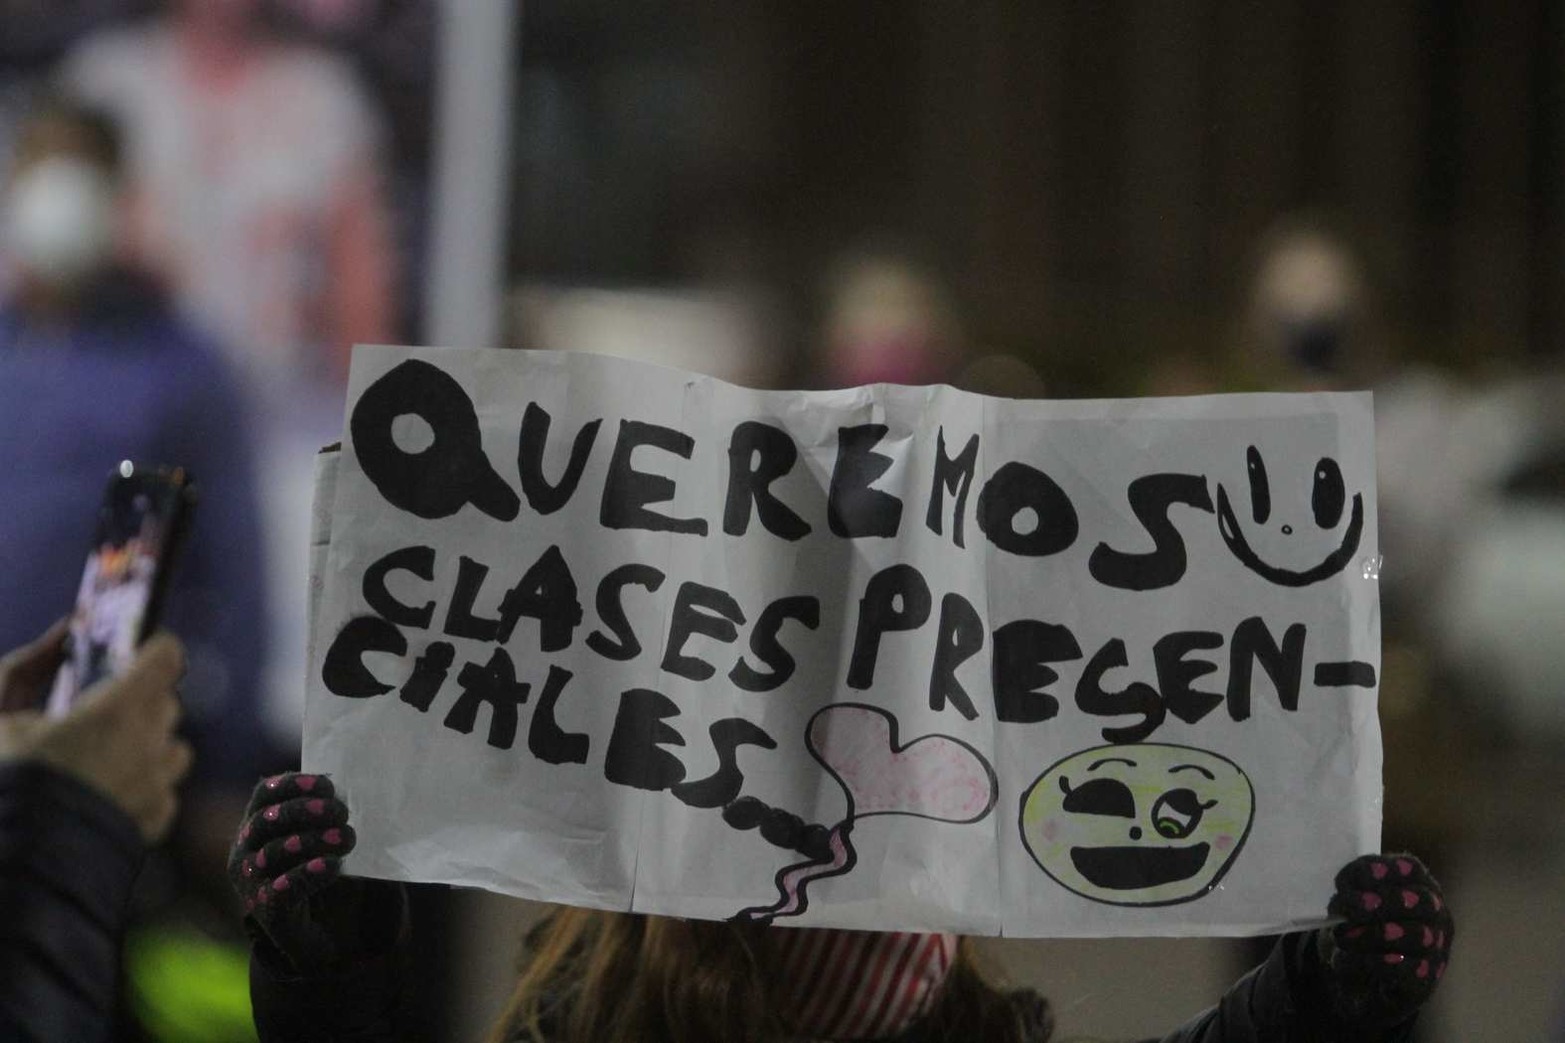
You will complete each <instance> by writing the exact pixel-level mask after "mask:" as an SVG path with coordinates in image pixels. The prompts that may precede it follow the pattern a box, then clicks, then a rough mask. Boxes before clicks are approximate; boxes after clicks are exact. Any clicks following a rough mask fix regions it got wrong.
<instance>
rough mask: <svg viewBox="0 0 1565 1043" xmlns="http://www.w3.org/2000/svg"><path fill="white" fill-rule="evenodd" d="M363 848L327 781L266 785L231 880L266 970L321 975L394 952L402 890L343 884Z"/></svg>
mask: <svg viewBox="0 0 1565 1043" xmlns="http://www.w3.org/2000/svg"><path fill="white" fill-rule="evenodd" d="M355 840H356V838H355V836H354V833H353V827H352V826H350V825H348V806H347V805H346V804H344V803H343V802H342V801H341V800H339V799H338V798H337V797H336V795H335V792H334V790H333V788H332V784H331V780H330V779H328V778H327V777H326V776H324V775H300V774H292V773H290V774H285V775H275V776H273V777H272V778H269V779H263V780H262V781H261V783H260V784H259V785H258V786H256V788H255V793H254V794H253V795H252V796H251V798H250V806H249V807H248V808H246V809H245V817H244V821H243V822H242V823H241V825H240V827H239V836H238V838H237V839H236V840H235V841H234V847H233V850H232V851H231V852H230V853H229V856H228V878H229V881H230V882H231V883H232V884H233V887H234V892H235V893H236V894H237V895H238V896H239V901H240V902H241V904H242V905H243V906H244V912H245V930H246V931H247V932H248V933H249V935H250V938H251V940H252V941H253V942H254V943H255V947H256V951H257V953H258V954H259V955H260V957H261V958H262V960H263V962H266V963H270V964H273V965H276V964H279V963H281V964H282V967H281V968H280V969H284V970H288V971H292V972H293V973H296V974H300V975H304V976H314V975H321V974H328V973H332V972H334V971H337V970H341V969H343V968H344V967H346V966H347V965H348V964H350V963H352V962H353V961H355V960H358V959H362V958H365V957H367V956H370V955H374V954H376V953H379V952H381V951H384V950H386V949H389V948H390V947H391V946H392V945H393V944H394V942H395V939H396V937H397V935H398V932H399V931H400V930H401V922H402V916H403V902H402V889H401V887H400V885H397V884H391V883H386V882H384V881H377V880H361V879H357V878H352V877H348V878H340V876H341V872H342V859H343V857H344V856H345V855H347V854H348V853H349V852H350V851H352V850H353V845H354V842H355Z"/></svg>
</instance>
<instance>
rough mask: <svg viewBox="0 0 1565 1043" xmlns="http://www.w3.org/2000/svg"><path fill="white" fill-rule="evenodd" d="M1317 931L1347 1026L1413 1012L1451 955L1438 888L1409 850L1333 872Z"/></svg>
mask: <svg viewBox="0 0 1565 1043" xmlns="http://www.w3.org/2000/svg"><path fill="white" fill-rule="evenodd" d="M1336 884H1337V893H1336V894H1335V895H1333V896H1332V899H1331V903H1330V905H1329V906H1328V907H1327V911H1328V912H1329V913H1330V915H1332V916H1340V917H1342V918H1343V922H1342V923H1340V924H1338V925H1337V926H1335V927H1330V928H1323V929H1322V930H1321V931H1320V934H1319V938H1320V950H1321V961H1322V963H1323V964H1324V965H1325V970H1326V975H1327V979H1328V981H1327V984H1328V988H1329V990H1330V992H1331V995H1332V998H1333V1001H1334V1003H1335V1005H1336V1008H1337V1013H1338V1015H1339V1016H1340V1017H1342V1018H1343V1020H1344V1021H1346V1022H1348V1023H1349V1024H1353V1025H1356V1026H1362V1027H1366V1028H1368V1027H1381V1026H1391V1025H1395V1024H1397V1023H1399V1022H1402V1021H1405V1020H1407V1019H1408V1018H1410V1017H1412V1016H1413V1015H1414V1014H1415V1013H1417V1011H1418V1009H1419V1008H1420V1007H1421V1006H1423V1005H1424V1003H1425V1002H1426V1001H1427V1000H1428V999H1429V997H1430V996H1431V995H1432V994H1433V993H1434V991H1435V986H1436V985H1438V984H1439V982H1440V979H1441V977H1442V976H1443V975H1444V974H1445V968H1446V961H1447V960H1448V959H1449V957H1450V951H1451V938H1452V934H1453V924H1452V920H1451V911H1450V910H1449V909H1447V908H1446V905H1445V896H1444V895H1442V894H1441V893H1440V885H1439V884H1437V883H1436V882H1435V879H1434V877H1432V876H1430V875H1429V870H1428V869H1426V868H1425V867H1424V864H1423V863H1422V862H1420V861H1419V860H1418V859H1417V858H1415V857H1413V856H1412V855H1364V856H1362V857H1360V858H1356V859H1354V860H1353V861H1352V862H1349V863H1348V864H1347V865H1345V866H1343V867H1342V870H1341V872H1339V873H1338V874H1337V881H1336Z"/></svg>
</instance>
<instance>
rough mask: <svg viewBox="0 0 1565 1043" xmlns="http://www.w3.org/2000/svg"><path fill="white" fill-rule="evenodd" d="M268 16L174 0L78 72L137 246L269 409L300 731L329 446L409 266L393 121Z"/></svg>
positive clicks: (275, 659)
mask: <svg viewBox="0 0 1565 1043" xmlns="http://www.w3.org/2000/svg"><path fill="white" fill-rule="evenodd" d="M268 13H269V5H267V4H263V3H262V2H261V0H172V2H171V3H169V4H168V5H167V11H166V14H165V15H164V16H163V17H161V18H158V19H154V20H152V21H150V22H147V23H143V24H140V25H136V26H133V27H131V28H128V29H122V30H115V31H111V32H107V33H104V34H101V35H98V36H96V37H92V38H89V39H88V40H87V41H86V42H84V43H83V44H82V45H81V46H79V47H78V48H77V49H76V50H75V51H74V52H73V53H72V54H71V55H69V56H68V58H67V60H66V62H65V66H64V70H63V77H64V80H65V81H66V82H67V83H68V84H69V85H70V86H71V87H72V88H73V89H74V90H77V91H80V92H81V93H82V94H83V95H84V96H86V97H88V98H91V99H94V100H95V101H98V102H100V103H102V104H103V105H105V106H107V107H108V108H109V109H110V111H112V112H113V113H114V114H115V115H116V116H117V117H118V118H119V120H120V121H121V123H122V125H123V126H124V128H125V132H126V137H127V149H128V153H127V160H128V168H129V174H130V182H131V187H132V189H133V191H134V195H135V209H134V218H135V221H134V233H135V239H136V246H137V248H138V250H139V251H140V253H141V255H142V256H143V257H145V258H147V259H148V260H149V262H150V263H151V264H152V265H153V267H154V268H155V270H157V271H159V272H160V273H162V274H163V275H164V276H165V277H166V278H167V279H168V281H169V284H170V286H171V287H172V288H173V290H174V292H175V294H176V296H177V298H178V300H179V302H180V304H181V305H182V306H183V307H184V308H185V309H186V311H187V312H188V313H189V314H191V315H192V316H193V317H194V318H196V319H197V320H198V321H200V322H201V323H203V324H204V325H205V326H206V327H207V328H209V329H211V330H213V331H214V332H215V333H216V334H217V335H218V336H220V337H221V338H222V339H223V343H224V345H225V346H226V347H227V348H228V350H229V351H230V353H231V354H230V358H231V359H232V360H233V362H234V364H235V366H236V367H237V368H238V370H239V372H240V374H241V378H242V382H243V388H244V391H245V392H246V394H247V395H248V396H249V398H250V399H251V401H252V402H253V403H254V404H255V405H256V406H257V407H258V412H259V416H260V431H259V433H260V439H261V453H260V461H261V468H262V471H261V485H262V487H263V488H264V489H266V491H267V495H266V498H265V501H264V503H263V509H264V511H265V514H264V516H263V521H264V524H263V527H262V535H263V538H264V539H265V546H266V551H267V558H268V562H269V564H268V578H269V580H270V587H271V591H272V600H271V602H270V605H269V611H270V625H271V630H272V633H273V635H274V637H275V640H274V643H273V647H272V655H271V657H270V659H269V661H268V664H267V667H266V670H265V672H264V675H263V689H264V691H265V692H266V693H267V696H266V697H267V700H268V704H269V706H268V721H269V724H270V726H271V730H272V733H273V734H274V735H276V736H278V737H279V738H284V737H290V736H297V734H298V729H299V725H300V722H301V721H302V717H303V708H302V705H301V703H300V702H299V695H298V693H299V692H300V690H301V689H300V685H299V678H300V677H302V676H303V674H304V671H305V669H306V664H305V662H304V649H305V641H306V635H305V620H304V604H305V600H306V590H305V567H304V563H305V562H306V560H307V558H308V548H309V516H310V499H311V494H312V488H313V484H312V479H313V459H314V454H315V451H316V450H317V449H318V448H320V446H321V445H323V444H325V443H328V442H332V441H335V440H336V439H337V438H338V437H339V435H340V433H341V422H342V398H343V394H342V380H343V377H344V376H345V374H346V372H347V364H348V355H349V350H350V348H351V347H352V345H354V344H356V343H386V342H388V341H391V340H393V339H395V338H394V336H393V332H392V331H393V328H394V325H395V323H394V321H393V315H394V309H393V274H392V273H393V268H394V262H393V257H392V246H391V236H390V229H389V219H388V215H387V210H386V205H385V201H384V185H383V171H382V154H381V148H382V127H381V120H380V118H379V113H378V112H377V111H376V109H375V108H374V106H373V104H372V103H371V100H370V98H369V97H368V96H367V94H366V93H365V91H364V90H363V89H362V88H361V86H360V84H359V83H358V81H357V80H356V78H355V76H354V74H353V71H352V69H351V68H350V67H349V66H348V64H347V63H346V62H345V61H343V60H342V59H340V58H338V57H336V56H334V55H332V54H329V53H327V52H325V51H323V50H319V49H317V48H313V47H309V46H305V45H303V44H294V43H291V42H288V41H286V40H284V39H283V38H281V37H280V36H279V35H278V34H277V33H275V32H274V31H273V30H272V20H271V19H269V18H268V17H267V15H268ZM293 741H297V740H296V739H294V740H293Z"/></svg>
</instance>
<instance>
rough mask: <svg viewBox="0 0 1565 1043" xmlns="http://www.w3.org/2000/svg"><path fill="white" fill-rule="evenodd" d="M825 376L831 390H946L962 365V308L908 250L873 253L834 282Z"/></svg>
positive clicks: (828, 294) (845, 266) (849, 260)
mask: <svg viewBox="0 0 1565 1043" xmlns="http://www.w3.org/2000/svg"><path fill="white" fill-rule="evenodd" d="M824 297H825V302H824V316H825V317H824V322H823V332H822V345H821V350H822V355H821V358H820V366H821V371H820V377H821V378H822V379H823V380H824V381H825V382H826V384H827V386H829V387H857V386H859V385H860V384H878V383H888V384H938V383H944V382H946V381H949V380H951V379H952V377H953V376H954V375H955V374H956V372H957V371H958V367H959V366H960V365H961V363H962V361H963V358H964V355H965V350H964V345H965V341H964V338H963V334H962V329H961V325H960V323H959V321H958V319H957V314H956V306H955V304H954V303H953V302H952V300H951V297H950V294H949V293H948V292H947V291H946V289H945V287H944V286H943V285H941V283H940V282H939V280H938V279H937V278H936V277H935V276H934V275H933V274H932V273H930V272H928V271H926V270H925V269H923V268H922V267H920V266H919V265H918V264H917V263H916V262H915V261H914V260H913V259H912V258H911V257H909V256H908V255H907V253H906V252H905V251H902V250H898V249H895V248H868V249H863V250H859V251H856V252H853V253H851V254H849V255H847V256H845V257H844V258H842V259H841V260H839V261H838V262H837V263H836V264H835V265H834V266H833V267H832V269H831V271H830V273H829V274H828V276H827V282H826V287H825V294H824Z"/></svg>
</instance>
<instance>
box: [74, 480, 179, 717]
mask: <svg viewBox="0 0 1565 1043" xmlns="http://www.w3.org/2000/svg"><path fill="white" fill-rule="evenodd" d="M195 501H196V487H195V484H194V483H193V482H192V481H191V478H190V475H189V474H188V473H187V472H186V471H185V470H184V469H183V468H179V467H158V468H147V467H141V466H138V465H136V464H134V463H132V462H131V461H129V460H126V461H124V462H123V463H121V464H120V465H119V467H118V468H116V469H115V470H114V472H113V473H112V474H111V475H110V476H109V481H108V485H107V487H106V488H105V489H104V493H103V503H102V505H101V506H100V507H99V508H98V517H97V521H96V526H95V529H94V533H93V538H92V545H91V547H90V549H89V550H88V552H87V565H86V567H85V568H84V569H83V570H82V578H81V585H80V586H79V587H78V588H77V591H76V607H75V609H74V610H73V611H72V613H71V622H70V636H69V638H68V640H67V642H66V657H65V661H64V662H63V663H61V664H60V669H59V671H58V672H57V673H56V674H55V677H54V687H53V688H52V689H51V690H50V692H49V701H48V704H47V706H46V708H45V713H46V714H48V715H50V716H56V717H57V716H60V715H62V714H64V713H66V712H68V711H69V710H70V708H71V706H72V705H73V704H74V703H75V702H76V699H77V697H78V696H79V695H80V694H81V693H82V692H84V691H86V690H87V689H88V688H89V687H91V686H92V685H93V684H94V683H95V682H97V681H99V680H101V679H103V678H105V677H111V676H113V675H114V674H117V673H119V672H120V671H122V670H124V669H125V667H126V666H128V665H129V664H130V661H131V659H132V658H133V657H134V656H135V654H136V647H137V646H138V645H140V644H141V642H143V641H145V640H146V639H147V637H148V636H149V635H150V634H151V633H152V632H153V631H154V630H156V629H157V625H158V616H159V614H160V612H161V610H162V605H163V598H164V595H165V594H166V593H167V591H168V580H169V574H170V572H171V571H172V569H173V566H174V560H175V556H176V555H177V554H178V551H179V546H180V544H181V543H182V542H183V539H184V534H185V530H186V528H187V527H188V526H189V524H190V514H191V510H192V508H193V507H194V506H195Z"/></svg>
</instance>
